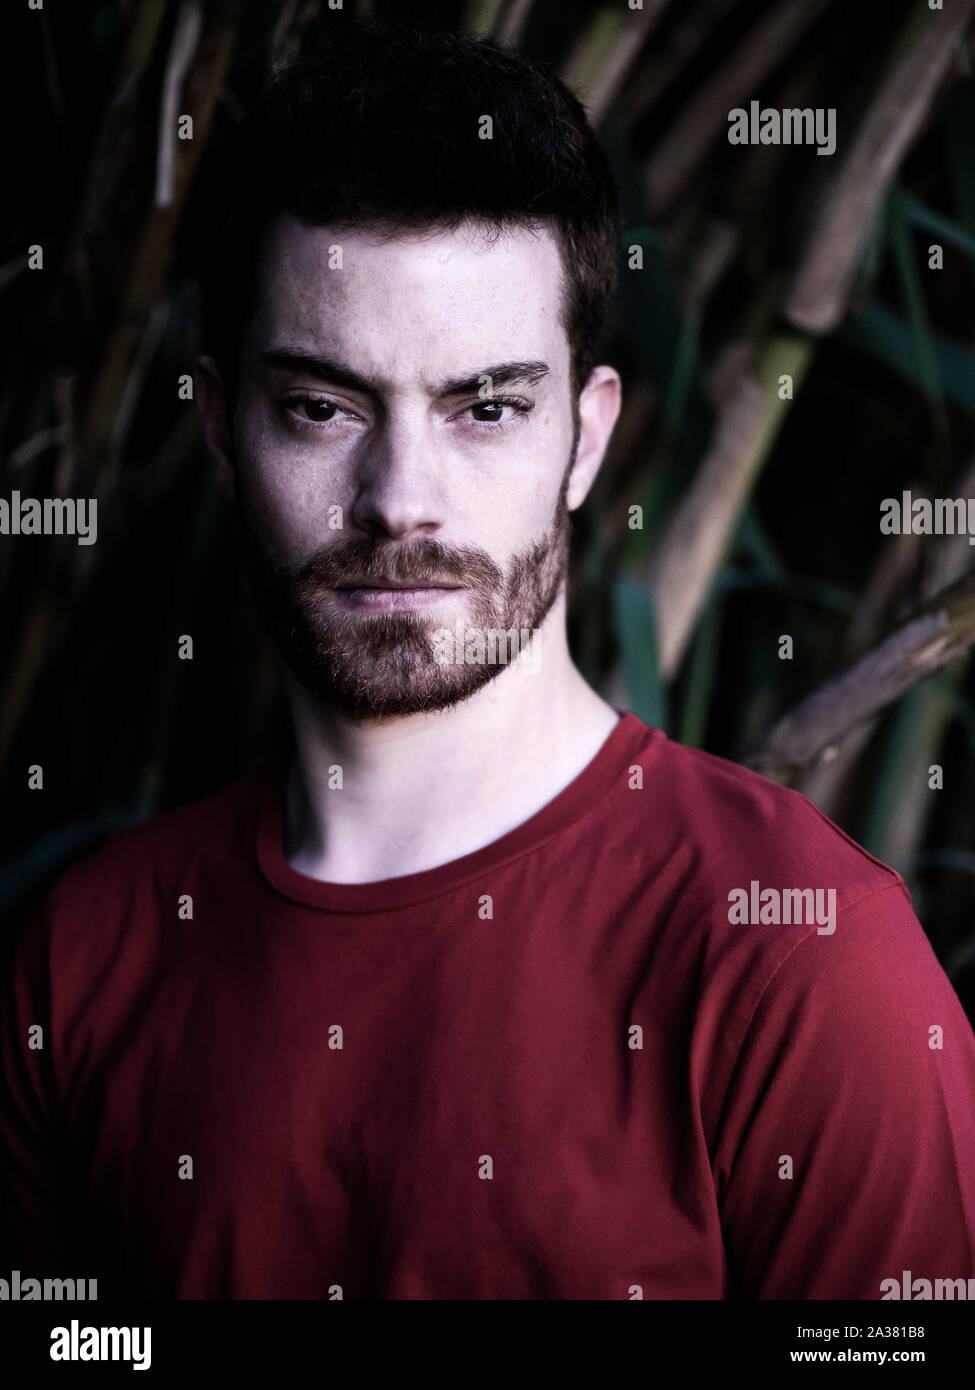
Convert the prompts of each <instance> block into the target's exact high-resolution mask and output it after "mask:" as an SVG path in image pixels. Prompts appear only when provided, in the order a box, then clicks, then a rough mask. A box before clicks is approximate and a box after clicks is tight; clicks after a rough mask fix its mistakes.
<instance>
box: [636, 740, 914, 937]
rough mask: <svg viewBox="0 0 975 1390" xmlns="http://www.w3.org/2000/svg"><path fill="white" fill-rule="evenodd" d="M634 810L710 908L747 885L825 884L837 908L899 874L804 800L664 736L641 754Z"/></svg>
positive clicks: (896, 884)
mask: <svg viewBox="0 0 975 1390" xmlns="http://www.w3.org/2000/svg"><path fill="white" fill-rule="evenodd" d="M641 762H642V765H643V768H644V776H643V779H642V780H643V787H642V791H643V796H644V798H645V803H644V808H643V813H642V814H641V815H639V816H637V817H636V818H635V820H636V821H638V822H640V824H641V828H642V830H643V831H644V833H646V832H647V831H649V832H650V833H651V834H652V835H653V836H654V838H655V840H656V843H657V844H658V845H659V846H661V848H662V850H663V852H664V853H665V854H666V856H667V857H668V859H672V858H674V857H676V859H677V860H678V861H679V862H682V863H684V864H685V865H687V866H688V868H690V867H691V865H693V869H694V874H693V879H694V885H695V891H694V896H695V897H696V898H697V899H699V900H703V898H705V897H707V896H708V895H709V894H710V896H711V899H712V902H713V904H714V905H715V906H717V905H718V904H719V903H720V901H721V900H722V899H723V900H724V901H725V902H727V895H728V893H729V892H731V891H733V890H739V889H749V888H750V886H751V884H752V883H753V882H756V883H758V884H759V892H761V891H762V890H763V889H764V888H766V887H769V888H775V889H779V890H781V889H784V888H792V889H806V888H811V889H816V888H822V889H824V890H827V889H830V888H832V889H834V890H835V892H836V909H837V911H843V910H846V909H848V908H851V907H853V906H854V905H855V904H856V903H857V902H859V901H860V900H862V899H865V898H867V897H868V896H869V895H871V894H874V893H877V892H879V891H882V890H884V889H895V890H898V891H899V892H900V894H902V895H903V896H904V898H905V899H906V898H907V890H906V887H905V885H904V881H903V879H902V877H901V875H900V874H899V873H897V871H896V870H895V869H893V868H891V867H890V866H889V865H888V864H885V863H883V862H882V861H881V860H879V859H877V858H876V857H875V856H874V855H872V854H870V853H869V852H868V851H867V850H866V849H865V848H864V847H863V846H862V845H859V844H857V842H856V841H855V840H854V839H852V838H851V836H850V835H848V834H847V833H846V832H845V831H844V830H842V829H841V828H840V827H839V826H838V825H836V824H835V823H834V822H833V821H831V820H830V819H829V818H828V817H827V816H826V815H824V814H823V812H822V811H821V810H820V809H819V808H818V807H817V806H816V805H815V804H814V803H813V802H812V801H810V800H809V798H808V797H806V796H803V795H802V794H801V793H800V792H797V791H793V790H791V789H789V788H788V787H783V786H780V785H779V784H778V783H777V782H772V781H770V780H769V779H768V778H766V777H763V776H761V775H760V774H759V773H757V772H752V771H751V770H750V769H749V768H745V767H742V766H740V765H739V764H737V763H733V762H730V761H729V760H728V759H725V758H721V757H717V756H716V755H715V754H712V753H706V752H703V751H702V750H700V749H696V748H688V747H685V746H683V745H681V744H679V743H675V742H673V741H672V740H671V739H669V738H667V737H666V736H665V735H663V734H662V733H661V732H660V731H653V737H651V738H648V740H647V742H646V744H645V746H644V754H643V756H642V759H641Z"/></svg>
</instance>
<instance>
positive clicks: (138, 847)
mask: <svg viewBox="0 0 975 1390" xmlns="http://www.w3.org/2000/svg"><path fill="white" fill-rule="evenodd" d="M267 776H268V772H267V770H266V769H264V768H255V769H252V770H251V771H248V772H246V773H244V774H243V775H242V776H240V777H238V778H236V779H235V780H234V781H232V782H230V783H228V784H226V785H225V786H223V787H221V788H219V789H218V790H216V791H212V792H209V793H207V794H206V795H204V796H201V797H198V798H196V799H195V800H193V801H190V802H187V803H185V804H184V805H182V806H177V807H174V808H172V809H170V810H166V811H163V812H159V813H157V814H156V815H153V816H151V817H150V818H149V819H148V820H145V821H143V822H142V823H141V824H139V825H135V826H131V827H129V828H127V829H125V830H122V831H119V832H118V833H116V834H114V835H112V836H111V837H110V838H109V839H108V840H106V841H105V843H104V844H102V845H101V846H100V847H99V848H98V849H97V850H95V851H94V852H92V853H90V854H87V855H85V856H84V857H82V858H81V859H79V860H77V861H76V862H75V863H73V864H72V865H70V867H69V868H67V869H65V870H64V871H63V872H62V874H61V875H60V877H59V878H58V879H57V881H56V882H55V884H54V886H53V887H52V889H51V890H50V892H49V893H48V895H47V897H46V899H45V900H44V902H43V904H42V907H41V909H40V912H39V913H38V919H39V921H40V922H41V923H42V929H43V930H44V931H45V932H50V933H51V945H52V946H54V945H60V946H61V947H62V948H67V949H70V948H71V947H72V945H74V946H75V947H76V948H77V949H84V948H86V947H87V946H88V945H90V944H92V942H93V939H94V935H97V936H98V937H99V938H100V939H102V940H103V941H105V942H106V943H108V942H110V940H111V938H112V936H113V935H115V934H116V933H117V932H120V931H122V930H123V929H124V928H125V927H126V926H127V925H130V924H132V923H133V922H134V921H136V920H138V919H140V918H142V917H144V914H145V910H146V909H147V908H148V907H149V906H150V905H152V904H154V903H157V902H158V901H159V900H160V899H161V898H171V899H172V900H173V901H174V902H175V900H176V898H178V896H179V894H180V893H181V892H184V891H187V885H188V884H191V883H192V882H193V881H194V879H195V878H197V877H198V876H199V874H200V873H201V872H203V871H205V870H206V869H208V868H212V869H219V867H220V866H221V865H222V864H228V863H230V862H231V861H234V862H236V863H237V865H238V866H239V863H240V860H241V856H242V854H246V852H247V849H248V845H249V844H250V843H252V838H253V837H252V828H253V827H254V825H255V816H256V812H257V806H258V803H259V798H260V794H261V789H262V787H263V785H264V783H265V780H266V778H267Z"/></svg>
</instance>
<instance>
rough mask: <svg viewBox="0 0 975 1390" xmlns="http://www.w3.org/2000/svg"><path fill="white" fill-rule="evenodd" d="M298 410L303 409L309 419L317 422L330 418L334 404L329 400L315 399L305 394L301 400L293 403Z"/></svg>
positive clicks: (333, 411)
mask: <svg viewBox="0 0 975 1390" xmlns="http://www.w3.org/2000/svg"><path fill="white" fill-rule="evenodd" d="M294 404H295V405H296V406H297V407H298V409H299V410H302V411H304V413H305V414H306V415H307V417H308V419H309V420H316V421H319V422H322V421H326V420H331V418H332V416H333V414H334V413H335V406H334V405H333V403H332V402H331V401H321V400H316V399H315V398H314V397H312V396H306V397H304V399H303V400H300V401H295V403H294Z"/></svg>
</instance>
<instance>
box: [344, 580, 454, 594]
mask: <svg viewBox="0 0 975 1390" xmlns="http://www.w3.org/2000/svg"><path fill="white" fill-rule="evenodd" d="M335 587H336V589H337V590H338V592H339V593H354V592H359V591H361V590H366V591H367V592H368V591H370V590H373V589H389V590H396V591H400V592H407V593H419V592H424V591H426V590H427V589H459V588H461V587H462V586H461V585H460V584H448V583H446V582H445V581H443V580H439V579H364V580H362V581H361V582H358V581H353V582H352V583H351V584H337V585H336V586H335Z"/></svg>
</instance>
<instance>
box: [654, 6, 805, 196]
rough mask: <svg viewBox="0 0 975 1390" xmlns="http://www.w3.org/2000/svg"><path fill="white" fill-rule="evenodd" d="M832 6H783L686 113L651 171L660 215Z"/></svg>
mask: <svg viewBox="0 0 975 1390" xmlns="http://www.w3.org/2000/svg"><path fill="white" fill-rule="evenodd" d="M829 4H830V0H780V3H779V4H778V5H777V6H776V8H775V10H774V11H773V13H772V14H770V15H768V16H767V17H766V18H764V19H763V20H762V21H761V22H760V23H759V24H758V25H757V26H756V28H755V29H754V30H753V31H752V33H751V34H749V35H748V37H747V38H746V40H745V42H744V43H743V44H742V46H741V48H740V49H739V50H738V52H737V53H735V54H733V55H732V56H731V57H730V58H729V59H728V61H727V62H725V63H722V64H721V66H720V68H719V69H718V71H717V73H716V74H715V76H714V77H713V78H712V79H711V81H710V82H709V83H708V84H707V85H706V86H705V87H704V89H703V90H702V91H701V92H700V93H699V94H698V95H697V96H695V97H694V98H693V99H692V100H691V101H690V102H689V103H688V104H687V106H685V107H684V109H683V111H682V112H681V114H680V115H679V116H678V118H677V120H676V121H675V122H674V124H673V125H672V126H671V128H670V129H669V130H668V132H667V133H666V135H665V136H664V138H663V139H662V140H661V141H660V142H659V144H658V145H657V147H656V149H655V150H654V152H653V154H652V155H651V156H650V158H649V159H648V160H647V163H646V166H645V170H644V178H645V183H646V188H647V194H648V196H649V198H650V200H651V203H652V204H653V206H654V207H655V208H656V209H658V210H660V209H662V208H665V207H667V205H668V204H670V203H671V202H673V200H674V199H675V198H676V197H677V196H678V194H679V193H680V192H681V191H682V189H683V188H684V186H685V184H686V183H687V180H688V179H689V178H690V177H691V175H692V174H693V172H694V170H695V169H696V168H697V166H698V165H699V164H700V162H701V160H702V159H703V158H704V156H705V154H706V153H707V151H708V149H709V147H710V145H711V142H712V141H713V140H714V139H716V138H717V136H718V134H719V132H722V131H723V132H724V133H725V134H727V130H728V112H729V111H730V110H731V109H732V108H733V107H735V106H737V105H738V104H739V102H740V99H741V98H742V96H743V95H745V94H748V93H751V92H753V91H754V90H755V88H756V87H757V86H758V85H759V84H760V83H761V82H762V80H763V79H764V78H765V77H766V76H767V75H768V74H769V73H770V72H771V71H772V69H773V68H774V67H775V66H776V64H777V63H778V62H779V61H780V60H781V58H782V57H783V55H784V54H786V53H787V52H788V51H789V48H790V47H791V46H794V45H795V44H796V43H797V42H798V40H799V39H800V38H801V37H802V35H803V34H804V33H805V32H806V30H807V29H809V27H810V26H811V25H812V24H813V23H814V21H815V20H817V19H818V18H819V16H820V15H821V14H822V13H823V12H824V10H825V9H826V8H827V6H828V5H829Z"/></svg>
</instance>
